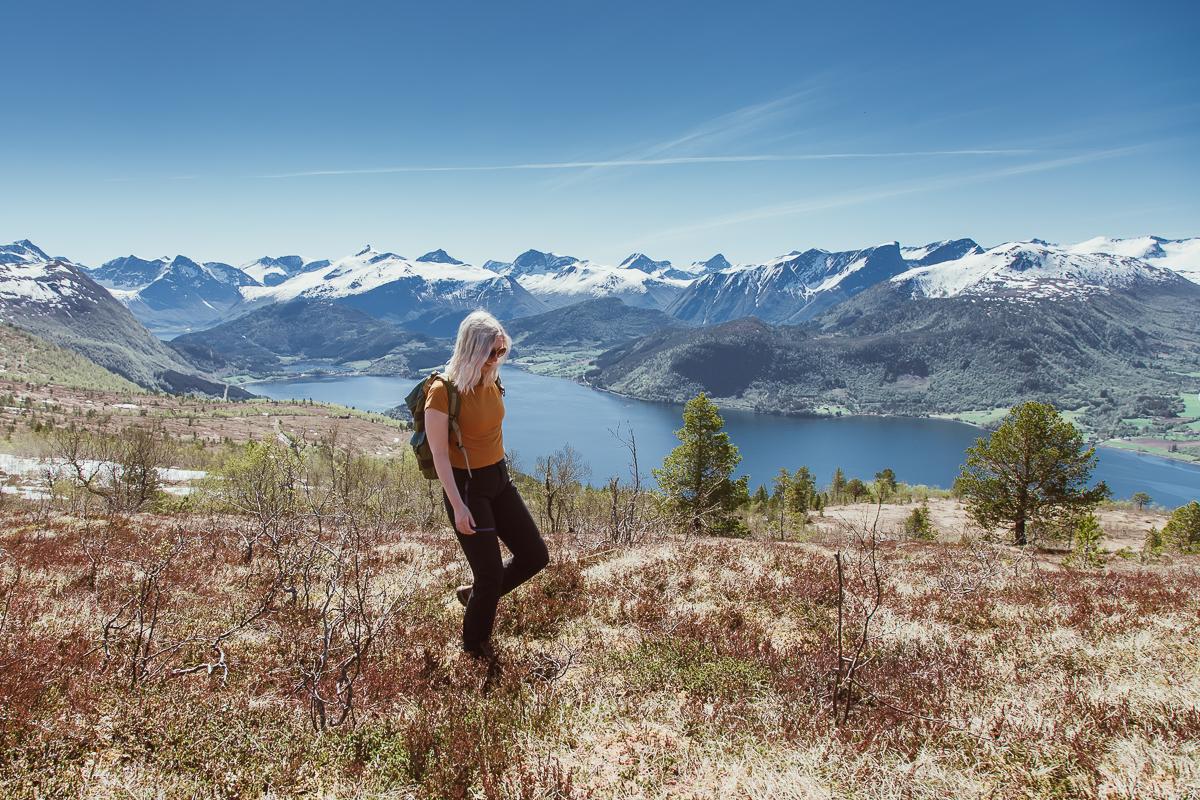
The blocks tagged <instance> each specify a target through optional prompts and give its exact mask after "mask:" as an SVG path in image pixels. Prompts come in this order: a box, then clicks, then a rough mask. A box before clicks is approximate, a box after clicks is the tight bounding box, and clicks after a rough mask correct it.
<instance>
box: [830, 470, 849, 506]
mask: <svg viewBox="0 0 1200 800" xmlns="http://www.w3.org/2000/svg"><path fill="white" fill-rule="evenodd" d="M829 494H830V495H831V499H832V500H833V502H835V503H840V502H842V498H843V497H844V496H845V494H846V473H844V472H842V468H841V467H838V468H837V469H835V470H834V471H833V480H832V481H830V482H829Z"/></svg>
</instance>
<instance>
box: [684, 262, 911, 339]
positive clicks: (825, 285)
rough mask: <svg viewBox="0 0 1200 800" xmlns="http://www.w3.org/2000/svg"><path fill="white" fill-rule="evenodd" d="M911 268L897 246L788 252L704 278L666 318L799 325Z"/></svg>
mask: <svg viewBox="0 0 1200 800" xmlns="http://www.w3.org/2000/svg"><path fill="white" fill-rule="evenodd" d="M722 260H723V259H722ZM910 266H911V265H910V264H909V263H908V262H906V261H905V260H904V258H902V256H901V253H900V245H899V244H898V243H896V242H890V243H888V244H883V245H879V246H878V247H870V248H867V249H865V250H851V251H846V252H839V253H831V252H828V251H826V250H806V251H805V252H803V253H801V252H797V251H793V252H791V253H788V254H787V255H783V256H780V257H778V258H775V259H772V260H771V261H768V262H767V263H765V264H760V265H757V266H750V267H744V268H741V269H727V270H726V271H723V272H717V273H712V274H708V275H705V276H703V277H701V278H699V279H697V280H696V281H694V282H693V283H691V285H690V286H688V288H687V289H686V290H685V291H684V292H683V294H682V295H681V296H680V297H679V299H678V300H676V301H675V303H674V304H673V305H672V306H671V307H669V308H668V309H667V313H669V314H671V315H672V316H674V317H675V318H677V319H681V320H684V321H687V322H692V323H695V324H701V325H710V324H715V323H719V322H727V321H729V320H733V319H738V318H739V317H749V316H756V317H758V318H760V319H762V320H765V321H767V322H774V323H796V322H802V321H804V320H807V319H811V318H812V317H814V316H816V315H817V314H819V313H820V312H821V311H824V310H825V309H827V308H830V307H831V306H833V305H836V304H837V303H839V302H841V301H843V300H845V299H847V298H849V297H852V296H854V295H855V294H857V293H858V292H860V291H862V290H863V289H865V288H867V287H869V286H872V285H874V284H876V283H878V282H879V281H882V280H886V279H887V278H890V277H892V276H893V275H897V274H899V273H901V272H903V271H905V270H906V269H908V268H909V267H910Z"/></svg>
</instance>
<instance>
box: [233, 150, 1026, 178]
mask: <svg viewBox="0 0 1200 800" xmlns="http://www.w3.org/2000/svg"><path fill="white" fill-rule="evenodd" d="M1033 152H1035V151H1033V150H1005V149H998V150H997V149H979V150H907V151H897V152H884V153H870V152H865V153H775V154H763V155H730V156H671V157H664V158H620V159H611V160H606V161H546V162H540V163H539V162H535V163H526V164H488V165H475V166H432V165H430V166H413V165H410V166H397V167H367V168H365V169H319V170H308V171H305V172H281V173H276V174H273V175H257V176H255V177H258V178H308V177H318V176H322V175H387V174H391V173H404V172H497V171H506V170H586V169H593V168H605V167H663V166H674V165H680V164H736V163H742V162H754V161H834V160H838V159H870V158H884V159H886V158H920V157H938V156H1022V155H1030V154H1031V153H1033Z"/></svg>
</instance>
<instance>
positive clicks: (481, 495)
mask: <svg viewBox="0 0 1200 800" xmlns="http://www.w3.org/2000/svg"><path fill="white" fill-rule="evenodd" d="M454 482H455V483H456V484H458V492H459V494H460V495H462V499H463V502H464V503H466V504H467V508H468V509H470V511H471V516H473V517H474V518H475V528H476V533H474V534H472V535H471V536H464V535H463V534H461V533H459V531H458V528H456V527H455V528H454V534H455V535H456V536H457V537H458V543H459V545H461V546H462V549H463V553H464V554H465V555H466V557H467V562H468V563H469V564H470V565H471V572H472V574H473V575H474V576H475V585H474V588H473V589H472V590H471V595H470V597H469V599H468V600H467V610H466V613H465V614H464V615H463V649H465V650H467V651H469V652H479V649H480V648H481V647H482V646H483V644H484V643H486V642H487V641H488V640H489V639H490V638H491V635H492V626H493V625H494V624H495V621H496V606H497V605H498V604H499V602H500V598H501V597H502V596H503V595H506V594H508V593H509V592H511V591H512V590H513V589H515V588H517V587H518V586H520V585H521V584H522V583H524V582H525V581H527V580H529V579H530V578H532V577H533V576H534V575H536V574H537V573H538V572H540V571H541V570H542V569H543V568H544V567H545V566H546V564H548V563H549V562H550V553H549V552H548V551H547V550H546V543H545V542H544V541H543V540H542V534H541V533H540V532H539V531H538V527H537V523H535V522H534V521H533V517H532V516H530V514H529V509H528V508H526V507H525V501H524V500H522V499H521V495H519V494H518V493H517V487H516V486H514V485H513V482H512V480H511V479H510V478H509V476H508V465H507V464H506V463H505V461H504V460H503V459H501V460H500V461H497V462H496V463H495V464H492V465H491V466H487V467H480V468H478V469H472V470H471V476H470V477H469V478H468V476H467V471H466V470H465V469H458V468H457V467H455V468H454ZM442 500H443V501H444V503H445V505H446V513H447V514H449V515H450V526H451V527H454V507H453V506H451V505H450V498H449V497H447V496H446V492H445V491H444V490H443V492H442ZM500 542H504V545H505V547H507V548H508V550H509V552H510V553H512V556H511V557H510V558H507V559H503V560H502V559H501V558H500Z"/></svg>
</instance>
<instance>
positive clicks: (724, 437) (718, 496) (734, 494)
mask: <svg viewBox="0 0 1200 800" xmlns="http://www.w3.org/2000/svg"><path fill="white" fill-rule="evenodd" d="M724 426H725V421H724V420H723V419H722V418H721V414H720V413H719V412H718V410H717V407H716V406H715V405H713V403H712V401H711V400H709V399H708V397H707V396H706V395H705V394H704V393H703V392H701V393H700V394H698V395H696V397H693V398H692V399H691V400H689V401H688V403H687V405H686V406H684V409H683V427H682V428H680V429H679V430H677V431H676V432H675V435H676V437H678V438H679V441H680V444H679V445H678V446H677V447H676V448H675V449H674V450H672V451H671V452H670V453H669V454H668V455H667V457H666V458H665V459H663V465H662V467H661V468H658V469H655V470H654V478H655V480H657V481H658V485H659V487H660V488H661V489H662V491H663V493H664V494H665V495H666V498H667V503H668V505H669V506H670V507H671V508H672V510H674V511H676V512H677V513H679V514H681V516H682V517H683V518H684V520H685V525H686V528H687V530H688V532H689V533H693V534H697V535H699V534H704V533H712V534H718V535H724V536H744V535H746V533H747V531H746V527H745V523H744V522H743V521H742V519H741V518H740V517H739V516H738V513H737V512H738V509H739V508H741V507H742V506H743V505H745V504H746V503H747V502H748V501H749V499H750V491H749V488H748V484H749V480H750V479H749V478H748V477H746V476H745V475H743V476H742V477H740V478H738V479H737V480H734V479H733V478H732V475H733V470H734V468H735V467H737V465H738V464H739V463H740V462H741V460H742V457H741V455H739V454H738V449H737V446H736V445H734V444H733V443H732V442H731V441H729V434H727V433H725V432H724V431H723V430H722V428H724Z"/></svg>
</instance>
